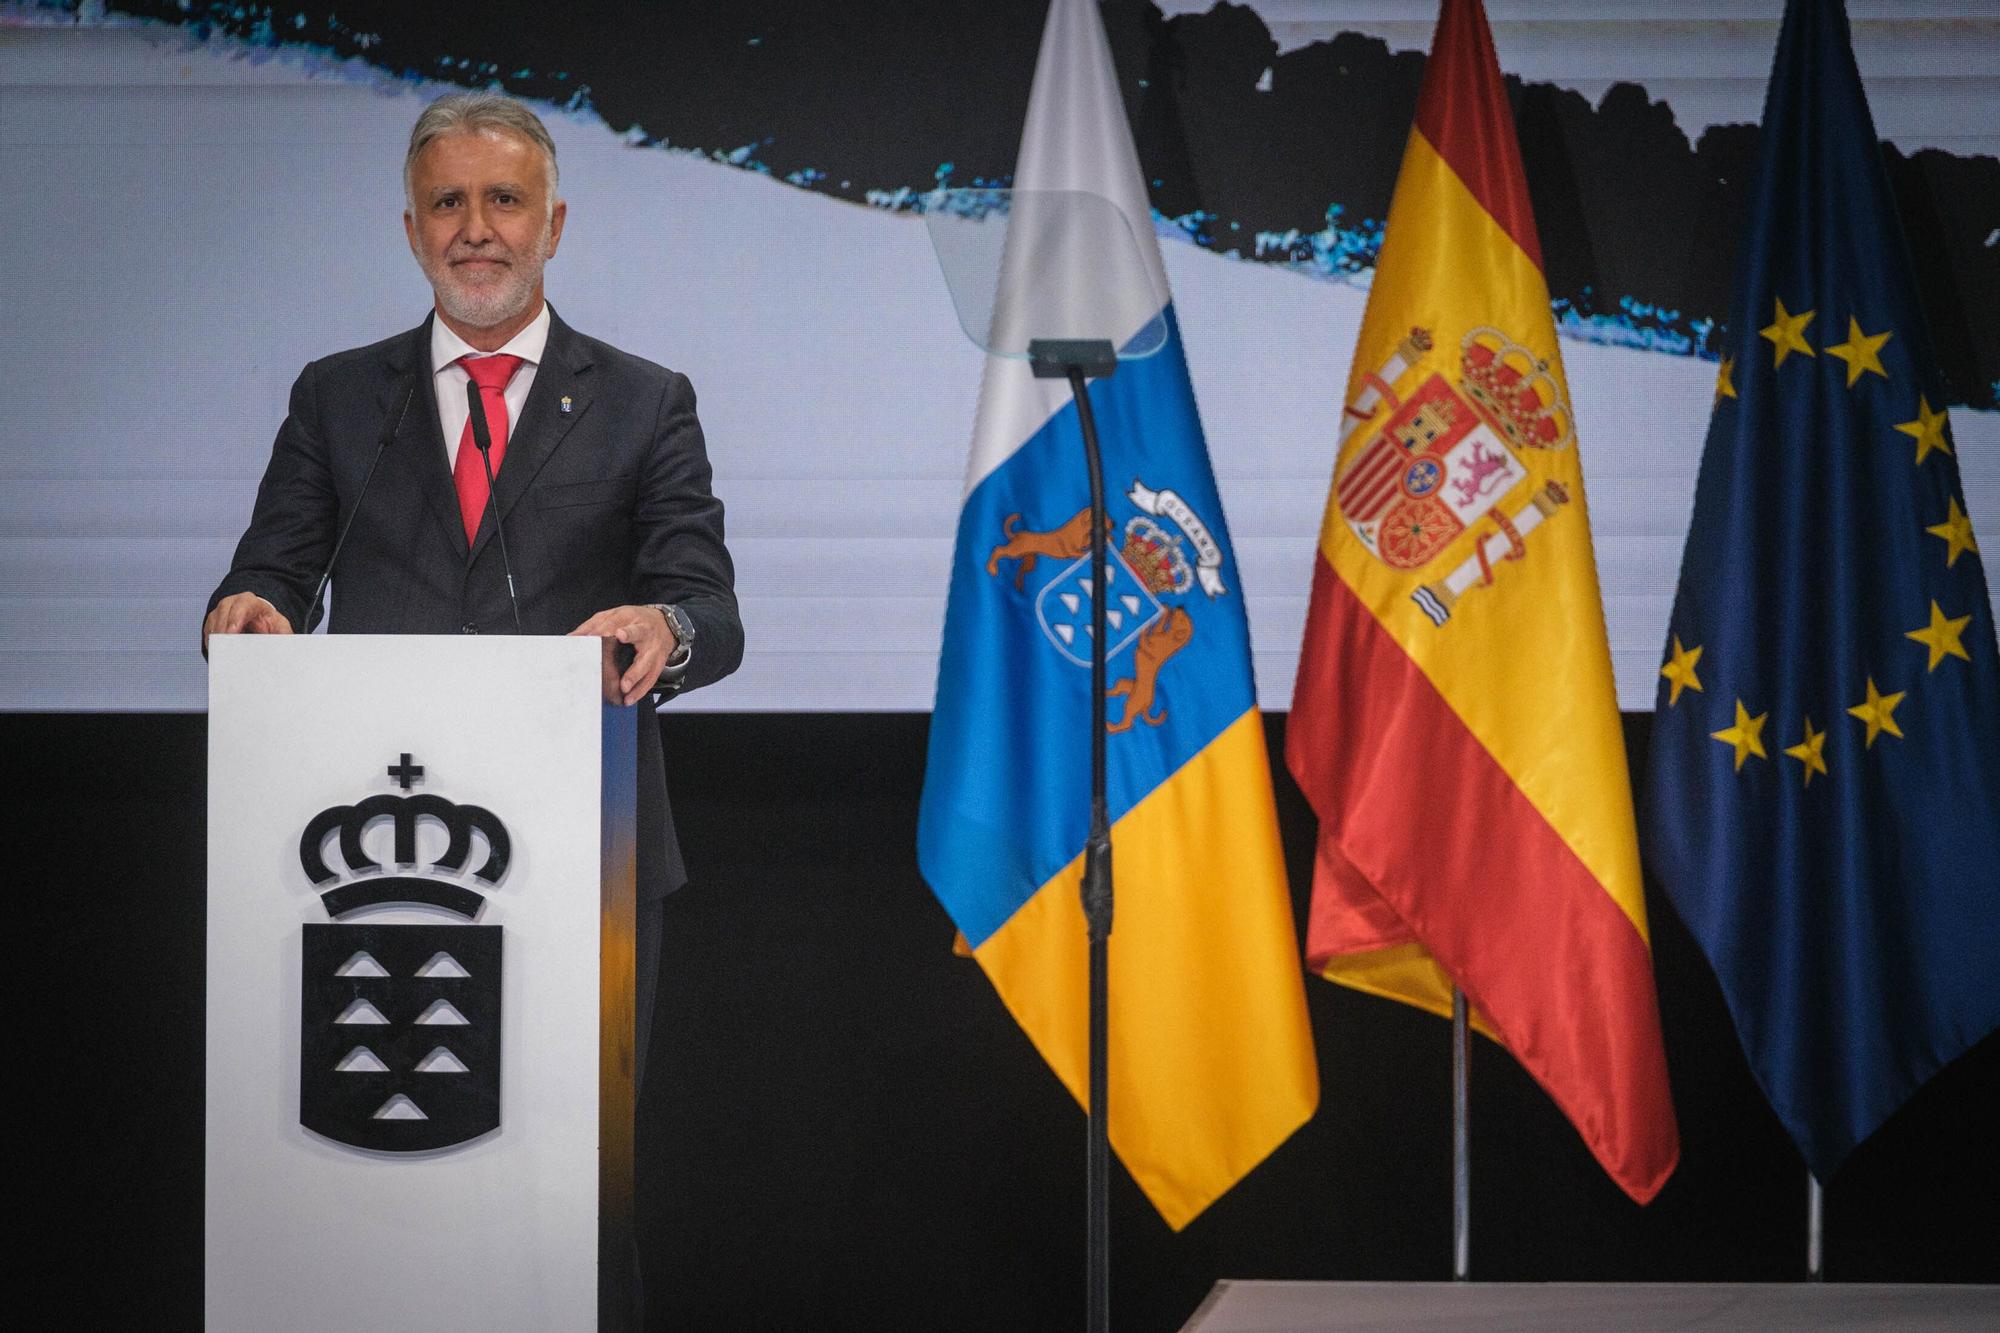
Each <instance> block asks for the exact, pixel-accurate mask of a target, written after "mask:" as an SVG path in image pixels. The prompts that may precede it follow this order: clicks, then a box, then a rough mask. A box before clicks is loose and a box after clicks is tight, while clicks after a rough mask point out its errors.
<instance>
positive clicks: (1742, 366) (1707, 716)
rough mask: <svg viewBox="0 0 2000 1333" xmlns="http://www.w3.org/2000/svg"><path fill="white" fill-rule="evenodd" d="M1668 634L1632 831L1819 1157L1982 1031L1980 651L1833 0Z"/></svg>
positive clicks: (1751, 224) (1924, 341)
mask: <svg viewBox="0 0 2000 1333" xmlns="http://www.w3.org/2000/svg"><path fill="white" fill-rule="evenodd" d="M1724 346H1725V355H1724V357H1723V360H1722V372H1721V375H1720V377H1719V379H1718V381H1717V383H1716V397H1715V408H1714V413H1713V415H1712V417H1711V418H1710V421H1709V428H1708V444H1707V449H1706V452H1705V453H1704V454H1703V456H1702V464H1701V479H1700V482H1699V483H1698V485H1697V487H1696V491H1695V508H1694V522H1693V526H1692V528H1691V529H1690V530H1689V532H1688V541H1687V552H1686V554H1685V556H1684V557H1683V558H1682V563H1681V579H1680V590H1679V593H1678V595H1677V597H1676V598H1675V602H1674V612H1673V620H1672V623H1671V625H1670V627H1669V628H1670V633H1669V637H1668V641H1667V644H1666V647H1665V652H1664V654H1663V656H1664V658H1665V662H1664V665H1663V666H1662V667H1661V668H1660V676H1661V677H1662V679H1661V681H1660V686H1659V698H1658V704H1657V711H1656V712H1655V714H1654V723H1653V742H1652V754H1651V761H1650V773H1649V775H1648V783H1647V791H1646V799H1645V813H1644V823H1645V829H1646V842H1647V855H1648V859H1649V861H1650V863H1651V864H1652V865H1653V867H1654V868H1655V869H1656V870H1657V872H1658V874H1659V876H1660V878H1661V880H1662V881H1664V882H1665V884H1666V886H1667V890H1668V892H1669V893H1670V894H1671V895H1672V897H1673V901H1674V904H1675V906H1676V907H1678V908H1679V909H1680V913H1681V915H1682V917H1684V918H1685V919H1686V921H1687V923H1688V926H1689V928H1690V929H1691V930H1692V931H1693V932H1694V935H1695V938H1696V939H1698V940H1699V941H1700V942H1701V946H1702V948H1703V949H1704V950H1705V951H1706V952H1707V954H1708V957H1709V961H1710V962H1711V963H1713V964H1714V966H1715V972H1716V976H1717V977H1718V979H1719V980H1720V981H1721V983H1722V990H1723V994H1724V996H1725V997H1726V998H1727V1000H1728V1003H1729V1008H1730V1012H1731V1014H1732V1015H1733V1017H1734V1018H1735V1021H1736V1031H1737V1035H1738V1036H1739V1037H1740V1038H1741V1040H1742V1043H1743V1049H1744V1053H1745V1054H1746V1055H1747V1056H1748V1057H1749V1061H1750V1066H1751V1068H1752V1070H1753V1071H1754V1072H1755V1074H1756V1076H1757V1079H1758V1081H1759V1082H1760V1083H1761V1084H1762V1085H1763V1089H1764V1094H1765V1096H1766V1097H1768V1098H1769V1099H1770V1102H1771V1105H1772V1107H1773V1108H1774V1109H1775V1110H1776V1111H1777V1113H1778V1117H1779V1119H1780V1120H1782V1121H1783V1122H1784V1125H1785V1127H1786V1129H1787V1130H1789V1131H1790V1133H1791V1135H1792V1137H1793V1139H1795V1140H1796V1141H1797V1143H1798V1145H1799V1149H1800V1151H1801V1152H1802V1153H1803V1154H1804V1155H1805V1158H1806V1162H1807V1164H1808V1165H1809V1166H1810V1167H1811V1169H1812V1171H1813V1174H1814V1175H1815V1176H1817V1177H1819V1178H1820V1179H1821V1180H1825V1179H1827V1178H1828V1177H1829V1176H1831V1175H1832V1173H1833V1172H1834V1171H1835V1170H1837V1169H1838V1168H1839V1166H1840V1164H1841V1162H1842V1161H1843V1160H1845V1159H1846V1157H1847V1155H1848V1153H1849V1152H1850V1151H1851V1150H1852V1149H1853V1148H1854V1146H1855V1145H1856V1144H1857V1143H1859V1142H1861V1140H1863V1139H1865V1138H1867V1137H1868V1136H1869V1134H1871V1133H1873V1132H1874V1131H1875V1129H1876V1128H1877V1127H1878V1126H1879V1125H1881V1123H1882V1122H1883V1121H1884V1120H1886V1119H1887V1118H1888V1117H1889V1115H1890V1114H1891V1113H1892V1112H1893V1111H1894V1110H1895V1109H1896V1108H1897V1107H1898V1106H1900V1105H1901V1104H1902V1103H1903V1101H1904V1100H1905V1099H1907V1098H1908V1097H1909V1095H1910V1094H1911V1093H1912V1092H1914V1091H1915V1090H1916V1089H1917V1087H1918V1086H1919V1085H1920V1084H1922V1083H1923V1082H1924V1080H1926V1079H1927V1078H1929V1077H1930V1076H1931V1075H1932V1074H1933V1073H1935V1072H1936V1071H1937V1070H1938V1069H1939V1068H1941V1067H1942V1066H1943V1065H1945V1064H1946V1063H1947V1062H1949V1061H1950V1060H1952V1059H1953V1058H1954V1057H1956V1056H1957V1055H1959V1054H1960V1053H1961V1052H1963V1051H1964V1050H1966V1048H1968V1047H1969V1046H1971V1045H1972V1044H1973V1043H1975V1042H1977V1041H1979V1040H1980V1038H1982V1037H1983V1036H1985V1035H1986V1034H1987V1033H1989V1032H1991V1031H1993V1030H1994V1028H1995V1027H1996V1026H2000V892H1996V888H2000V878H1996V876H2000V659H1996V656H1995V643H1994V632H1993V609H1992V602H1991V595H1990V593H1989V592H1988V590H1987V584H1986V578H1985V574H1984V572H1983V570H1982V569H1981V567H1980V559H1979V547H1978V545H1977V543H1976V542H1975V541H1974V540H1973V534H1972V524H1971V522H1970V520H1969V519H1967V517H1966V514H1965V492H1964V490H1963V489H1962V488H1961V486H1960V484H1959V473H1958V464H1957V460H1956V458H1955V457H1954V455H1953V452H1952V449H1953V445H1952V434H1951V425H1950V423H1949V421H1948V420H1947V418H1946V414H1945V402H1946V393H1945V387H1944V384H1943V382H1942V381H1941V380H1940V378H1939V376H1938V371H1937V365H1936V362H1935V360H1934V359H1933V357H1932V355H1931V350H1930V343H1929V336H1928V334H1927V333H1926V332H1925V328H1924V322H1923V317H1922V312H1921V311H1920V310H1919V308H1918V304H1917V296H1916V286H1915V282H1914V280H1913V278H1912V271H1911V264H1910V257H1909V253H1908V251H1907V249H1906V247H1905V244H1904V240H1903V234H1902V228H1901V224H1900V223H1899V221H1898V219H1897V216H1896V209H1895V200H1894V197H1893V196H1892V194H1891V193H1890V188H1889V182H1888V177H1887V174H1886V172H1885V171H1884V169H1883V165H1882V158H1881V152H1880V149H1879V147H1878V144H1877V141H1876V137H1875V127H1874V124H1873V122H1872V121H1871V119H1870V117H1869V114H1868V103H1867V99H1866V97H1865V96H1864V94H1863V92H1862V87H1861V79H1860V76H1859V74H1858V73H1857V71H1856V69H1855V65H1854V56H1853V52H1852V51H1851V49H1850V47H1849V38H1848V26H1847V17H1846V14H1845V13H1844V11H1843V10H1842V7H1841V5H1840V3H1839V0H1792V3H1791V4H1790V5H1789V7H1788V8H1787V10H1786V13H1785V24H1784V29H1783V32H1782V35H1781V36H1780V37H1779V41H1778V54H1777V61H1776V64H1775V67H1774V69H1773V71H1772V76H1771V86H1770V91H1769V95H1768V98H1767V100H1766V102H1765V106H1764V132H1763V144H1762V147H1761V149H1760V154H1759V163H1758V168H1757V178H1756V182H1755V185H1754V187H1753V190H1752V195H1751V206H1750V216H1749V219H1748V224H1747V226H1746V228H1745V230H1744V233H1743V238H1742V241H1741V244H1740V248H1739V250H1738V255H1737V269H1736V285H1735V290H1734V296H1733V301H1732V306H1731V309H1730V316H1729V332H1728V339H1727V342H1726V343H1725V345H1724Z"/></svg>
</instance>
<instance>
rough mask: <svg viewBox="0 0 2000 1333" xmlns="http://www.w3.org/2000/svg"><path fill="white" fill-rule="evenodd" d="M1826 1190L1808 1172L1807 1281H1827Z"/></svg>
mask: <svg viewBox="0 0 2000 1333" xmlns="http://www.w3.org/2000/svg"><path fill="white" fill-rule="evenodd" d="M1825 1208H1826V1191H1824V1190H1822V1189H1821V1188H1820V1184H1819V1177H1818V1176H1816V1175H1814V1174H1813V1173H1812V1172H1811V1171H1807V1172H1806V1281H1808V1282H1824V1281H1826V1245H1825V1238H1826V1233H1825V1229H1824V1223H1825V1218H1824V1212H1825Z"/></svg>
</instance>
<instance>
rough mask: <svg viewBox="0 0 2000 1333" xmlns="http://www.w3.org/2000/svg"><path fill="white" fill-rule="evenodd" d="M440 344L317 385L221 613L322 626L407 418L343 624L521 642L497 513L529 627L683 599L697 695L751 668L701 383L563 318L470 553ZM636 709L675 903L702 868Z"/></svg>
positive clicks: (332, 359)
mask: <svg viewBox="0 0 2000 1333" xmlns="http://www.w3.org/2000/svg"><path fill="white" fill-rule="evenodd" d="M432 318H435V316H432ZM430 338H431V322H430V320H429V319H426V320H425V321H424V322H423V323H422V324H420V325H419V326H417V327H416V328H415V329H412V330H410V331H409V332H407V333H402V334H398V335H397V336H395V337H393V338H389V339H386V340H384V341H382V342H379V343H375V344H373V345H372V346H369V347H361V348H356V349H355V350H353V351H347V352H339V353H336V354H335V355H333V356H329V357H326V358H324V359H323V360H319V361H315V362H313V363H312V364H310V365H308V366H307V367H306V368H305V370H304V371H303V372H301V373H300V375H299V378H298V381H297V382H296V383H295V384H293V385H292V399H291V411H290V414H289V415H288V416H287V417H286V418H285V423H284V425H283V426H281V427H280V428H279V430H278V438H277V442H276V443H275V444H274V445H273V446H272V449H271V462H270V466H269V467H268V468H266V469H265V472H264V480H263V482H262V484H261V485H260V486H259V487H258V490H257V504H256V508H255V510H254V511H253V513H252V514H251V518H250V526H249V529H248V530H247V531H246V532H245V533H244V534H243V540H242V541H241V542H239V543H238V544H237V547H236V555H235V558H234V560H233V561H232V562H231V565H230V570H229V573H228V575H227V577H225V578H224V579H223V580H222V582H221V584H220V585H218V586H217V587H216V589H215V592H214V594H213V595H212V596H211V597H210V598H209V607H210V609H213V608H214V606H215V604H216V603H217V602H219V601H221V600H222V599H223V598H224V597H227V596H229V595H230V594H232V593H237V592H254V593H256V594H258V595H259V596H261V597H263V598H264V599H265V600H266V601H268V602H270V603H271V604H272V605H273V606H275V607H277V609H278V610H279V612H280V613H282V614H283V615H284V616H285V617H286V618H287V619H288V620H290V621H291V622H292V628H293V629H294V630H295V631H297V632H299V633H305V632H307V631H308V630H310V629H311V628H312V627H311V626H310V625H308V624H306V623H305V618H306V608H307V604H308V603H309V602H310V601H311V599H312V593H313V587H314V584H315V583H317V581H318V579H319V575H320V571H321V570H323V569H324V568H325V567H326V562H327V559H328V557H329V556H331V554H332V552H333V546H334V541H335V537H336V535H337V534H338V532H339V531H340V525H341V524H342V523H344V522H346V521H347V519H348V517H349V515H350V514H354V513H355V509H356V502H357V500H359V499H360V492H361V484H362V479H363V477H364V476H365V475H366V474H367V471H368V465H369V462H370V460H371V459H372V458H373V457H374V454H375V448H376V445H377V444H378V443H379V442H380V440H381V438H382V434H383V432H384V431H385V430H387V429H388V428H389V427H390V425H391V424H392V423H393V422H397V421H398V420H400V425H399V426H397V427H396V430H395V434H394V437H393V438H392V439H391V441H390V443H389V446H388V448H387V450H386V451H385V452H384V454H383V456H382V462H381V466H380V469H379V470H378V471H377V473H376V475H375V479H374V480H373V482H371V483H370V484H369V487H368V494H367V497H366V500H365V501H363V502H362V503H360V506H359V513H358V515H357V516H356V517H355V520H354V529H353V532H352V533H351V535H350V536H349V537H348V540H347V545H346V547H345V548H344V549H343V550H342V551H341V554H340V563H339V565H338V566H336V567H335V569H334V571H333V580H332V584H331V593H330V600H331V603H332V612H331V614H332V623H331V624H330V625H329V626H328V629H329V630H330V631H331V632H334V633H342V634H488V633H491V634H511V633H513V632H514V615H513V611H512V610H511V608H510V607H509V604H508V597H507V584H506V580H505V577H504V575H503V573H502V568H501V559H500V546H499V543H498V542H497V541H496V540H495V537H494V517H493V511H494V509H496V508H497V509H498V511H499V513H500V516H501V518H502V520H503V521H504V522H505V524H506V539H507V548H508V554H509V555H510V556H511V557H512V564H513V568H514V583H515V589H516V591H517V593H518V595H519V598H520V606H521V622H522V628H523V629H524V630H525V631H526V632H527V633H529V634H567V633H568V632H569V631H570V630H572V629H574V628H576V627H577V626H578V625H580V624H582V623H583V622H584V621H585V620H587V619H589V618H590V617H591V616H592V615H594V614H595V613H597V612H599V611H603V610H606V609H608V608H610V607H614V606H626V605H644V604H648V603H659V602H670V603H675V604H678V605H679V606H680V607H681V608H682V609H683V610H685V611H686V612H687V614H688V616H689V617H690V618H691V619H692V620H693V622H694V626H695V631H696V637H695V643H694V645H693V658H692V661H691V662H690V663H689V666H688V671H687V674H686V675H685V677H683V678H682V681H681V688H682V689H693V688H697V687H699V686H702V685H706V684H708V683H710V682H712V681H716V680H719V679H721V678H722V677H723V676H726V675H728V674H729V673H730V672H731V671H734V670H735V669H736V666H737V664H738V663H739V662H740V661H741V660H742V658H743V624H742V621H741V619H740V618H739V616H738V613H737V608H736V593H735V587H734V583H735V573H734V569H733V567H732V565H731V563H730V559H729V552H728V551H727V550H726V549H725V548H724V546H723V535H722V502H721V501H720V500H718V499H716V498H715V495H714V494H713V492H712V491H711V489H710V484H709V483H710V472H709V464H708V453H707V449H706V446H705V445H704V443H703V440H702V433H701V424H700V423H699V422H698V421H697V420H696V419H695V403H694V389H693V387H692V386H691V385H690V384H689V383H688V379H687V376H685V375H681V374H678V373H676V372H674V371H671V370H667V369H665V368H664V367H662V366H657V365H654V364H653V363H652V362H650V361H645V360H642V359H640V358H639V357H636V356H632V355H630V354H628V353H625V352H621V351H619V350H618V349H617V348H615V347H611V346H609V345H607V344H605V343H601V342H599V341H597V340H596V339H595V338H587V337H585V336H583V335H582V334H580V333H577V332H576V331H575V330H574V329H572V328H570V327H569V326H568V325H567V324H565V323H563V322H562V320H561V319H560V318H557V317H556V316H555V313H554V310H553V309H551V311H550V320H549V339H548V345H547V347H546V349H545V350H544V352H543V356H542V361H541V364H540V365H539V367H538V368H537V369H536V372H535V381H534V385H533V386H532V387H531V388H530V389H529V391H528V398H527V402H526V403H525V404H524V405H523V407H522V409H521V419H520V421H519V422H517V423H515V424H514V427H513V429H512V430H511V431H510V432H509V433H508V443H507V452H506V457H505V459H504V460H503V462H502V465H501V468H500V471H499V473H498V475H497V477H496V479H495V485H494V499H495V503H494V505H492V506H489V507H488V510H487V513H486V517H485V520H484V522H483V523H482V524H481V525H480V528H479V533H478V535H477V537H476V538H475V539H474V540H473V542H472V543H471V544H470V546H469V547H468V545H467V543H466V540H465V528H464V524H463V521H462V520H461V518H460V517H459V509H458V495H457V492H456V491H455V489H454V488H453V485H452V479H451V469H450V465H449V464H448V463H447V461H446V457H447V456H446V453H445V445H444V439H443V436H442V433H441V432H440V430H439V427H438V410H437V400H436V393H435V389H434V388H433V385H434V383H435V380H434V376H433V374H432V370H431V365H430ZM406 398H407V400H408V410H407V411H404V410H403V408H404V402H405V399H406ZM565 402H566V403H567V410H565V408H564V404H565ZM318 618H319V617H318V615H317V614H315V616H314V620H315V622H316V621H317V620H318ZM636 713H637V718H636V721H635V725H637V726H638V729H639V793H638V798H639V799H638V805H639V828H638V835H639V849H638V862H639V864H638V881H639V883H638V892H639V897H640V898H641V900H642V901H643V900H651V899H657V898H660V897H664V896H665V895H666V894H667V893H669V892H671V891H672V890H674V889H676V888H678V887H679V886H680V885H681V884H682V882H684V881H685V880H686V878H687V876H686V872H685V871H684V870H683V868H682V863H681V855H680V847H679V845H678V843H677V842H676V840H675V837H674V828H673V815H672V812H671V810H670V809H669V807H668V804H667V790H666V773H665V768H664V762H663V756H662V753H661V744H660V731H659V727H658V725H657V724H656V722H655V720H654V718H653V715H652V710H651V709H650V708H649V707H647V706H645V705H643V704H642V705H641V706H640V707H639V708H638V709H637V710H636ZM496 724H499V723H498V720H496Z"/></svg>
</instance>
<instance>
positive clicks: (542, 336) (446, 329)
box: [431, 301, 549, 375]
mask: <svg viewBox="0 0 2000 1333" xmlns="http://www.w3.org/2000/svg"><path fill="white" fill-rule="evenodd" d="M548 345H549V303H548V302H547V301H544V302H542V308H541V310H540V311H539V312H538V313H537V314H536V315H535V317H534V318H533V319H531V320H529V321H528V327H526V328H525V329H522V330H521V331H520V332H519V333H517V334H515V335H514V336H513V337H512V338H510V339H508V340H507V345H506V346H504V347H502V348H501V349H500V350H499V351H498V352H482V351H480V350H479V349H478V348H476V347H474V346H473V345H472V344H471V343H469V342H467V341H466V340H465V339H463V338H461V337H459V336H458V335H457V334H456V333H453V332H452V331H451V328H450V326H449V325H447V324H446V323H445V322H444V321H443V320H441V319H435V318H434V319H432V320H431V373H432V374H433V375H435V374H437V373H438V372H440V371H442V370H443V369H444V368H445V367H446V366H449V365H451V364H452V363H453V362H454V361H457V360H458V359H459V358H460V357H465V356H499V355H502V354H505V355H507V356H518V357H520V358H521V359H522V360H523V361H525V362H527V363H528V364H529V365H531V366H539V365H541V364H542V353H543V352H544V351H545V350H546V349H547V347H548Z"/></svg>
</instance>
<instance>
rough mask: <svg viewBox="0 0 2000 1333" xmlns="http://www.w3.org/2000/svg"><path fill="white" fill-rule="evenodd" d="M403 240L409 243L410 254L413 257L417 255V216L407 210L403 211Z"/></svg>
mask: <svg viewBox="0 0 2000 1333" xmlns="http://www.w3.org/2000/svg"><path fill="white" fill-rule="evenodd" d="M403 239H404V240H406V241H408V242H409V243H410V253H411V254H413V255H415V254H418V250H417V215H416V214H415V213H413V212H411V211H410V210H409V209H407V208H405V209H404V210H403ZM419 257H421V256H419Z"/></svg>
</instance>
